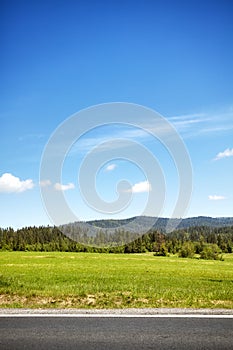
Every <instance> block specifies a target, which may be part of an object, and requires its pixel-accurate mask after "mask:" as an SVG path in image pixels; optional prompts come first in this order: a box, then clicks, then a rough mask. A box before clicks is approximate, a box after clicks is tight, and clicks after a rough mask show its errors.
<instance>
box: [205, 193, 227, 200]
mask: <svg viewBox="0 0 233 350" xmlns="http://www.w3.org/2000/svg"><path fill="white" fill-rule="evenodd" d="M208 199H209V200H210V201H221V200H223V199H226V197H225V196H217V195H216V194H215V195H209V196H208Z"/></svg>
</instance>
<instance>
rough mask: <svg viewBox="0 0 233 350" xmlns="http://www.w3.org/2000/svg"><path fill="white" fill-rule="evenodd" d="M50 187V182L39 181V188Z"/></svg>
mask: <svg viewBox="0 0 233 350" xmlns="http://www.w3.org/2000/svg"><path fill="white" fill-rule="evenodd" d="M51 185H52V183H51V181H50V180H42V181H40V186H41V187H47V186H51Z"/></svg>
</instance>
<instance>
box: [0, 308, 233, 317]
mask: <svg viewBox="0 0 233 350" xmlns="http://www.w3.org/2000/svg"><path fill="white" fill-rule="evenodd" d="M6 314H7V315H17V314H20V315H22V314H25V315H34V314H36V315H64V314H66V315H67V314H68V315H77V314H79V315H145V316H146V315H233V309H192V308H190V309H189V308H186V309H178V308H157V309H155V308H144V309H137V308H128V309H21V308H19V309H14V308H2V309H1V308H0V316H1V315H6Z"/></svg>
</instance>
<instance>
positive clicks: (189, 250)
mask: <svg viewBox="0 0 233 350" xmlns="http://www.w3.org/2000/svg"><path fill="white" fill-rule="evenodd" d="M0 250H2V251H4V250H8V251H60V252H99V253H144V252H153V253H154V255H157V256H167V255H169V254H178V255H179V256H180V257H184V258H185V257H193V256H195V254H199V256H200V258H203V259H220V258H221V254H222V253H232V252H233V226H229V227H226V226H224V227H217V228H216V227H215V228H213V227H208V226H196V227H189V228H185V229H179V230H176V231H173V232H171V233H163V232H161V231H159V230H151V231H149V232H148V233H146V234H143V235H140V234H139V233H136V234H135V233H130V232H128V231H124V230H121V229H115V231H114V232H111V233H108V232H107V230H102V229H100V230H99V231H98V232H97V233H96V235H95V236H91V235H88V231H87V230H86V229H84V228H83V229H82V228H80V229H79V231H78V232H76V234H73V237H72V238H70V237H68V236H66V235H64V234H63V233H62V232H61V231H60V230H59V228H57V227H55V226H54V227H50V226H47V227H45V226H40V227H35V226H34V227H24V228H22V229H18V230H14V229H13V228H2V229H1V228H0Z"/></svg>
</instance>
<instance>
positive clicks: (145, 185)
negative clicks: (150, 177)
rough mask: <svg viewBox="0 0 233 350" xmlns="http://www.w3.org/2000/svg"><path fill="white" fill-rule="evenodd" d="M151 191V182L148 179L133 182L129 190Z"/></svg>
mask: <svg viewBox="0 0 233 350" xmlns="http://www.w3.org/2000/svg"><path fill="white" fill-rule="evenodd" d="M149 191H151V184H150V183H149V181H141V182H138V183H136V184H134V185H133V186H132V188H131V190H130V192H132V193H143V192H149Z"/></svg>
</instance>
